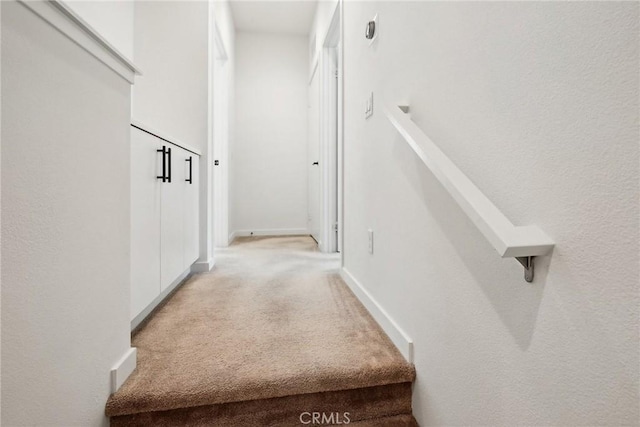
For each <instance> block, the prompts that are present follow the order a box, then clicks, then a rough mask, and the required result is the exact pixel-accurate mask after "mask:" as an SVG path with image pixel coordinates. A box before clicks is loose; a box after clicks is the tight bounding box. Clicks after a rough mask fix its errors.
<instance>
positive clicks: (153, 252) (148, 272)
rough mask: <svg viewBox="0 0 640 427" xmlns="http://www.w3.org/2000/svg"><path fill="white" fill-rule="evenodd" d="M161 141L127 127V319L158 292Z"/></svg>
mask: <svg viewBox="0 0 640 427" xmlns="http://www.w3.org/2000/svg"><path fill="white" fill-rule="evenodd" d="M161 142H162V141H161V140H159V139H157V138H156V137H154V136H152V135H149V134H148V133H146V132H143V131H141V130H139V129H136V128H134V127H131V319H133V318H135V317H136V316H137V315H138V314H140V312H142V310H144V309H145V308H146V307H147V306H148V305H149V304H151V302H152V301H153V300H154V299H155V297H157V296H158V295H159V294H160V191H161V187H162V182H161V180H159V179H158V178H157V177H158V176H161V175H162V153H158V152H157V150H158V149H161V148H162V144H161Z"/></svg>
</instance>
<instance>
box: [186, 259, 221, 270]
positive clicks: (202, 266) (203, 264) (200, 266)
mask: <svg viewBox="0 0 640 427" xmlns="http://www.w3.org/2000/svg"><path fill="white" fill-rule="evenodd" d="M214 265H216V261H215V260H214V259H213V258H209V261H198V262H196V263H195V264H193V265H192V266H191V272H192V273H208V272H210V271H211V269H212V268H213V266H214Z"/></svg>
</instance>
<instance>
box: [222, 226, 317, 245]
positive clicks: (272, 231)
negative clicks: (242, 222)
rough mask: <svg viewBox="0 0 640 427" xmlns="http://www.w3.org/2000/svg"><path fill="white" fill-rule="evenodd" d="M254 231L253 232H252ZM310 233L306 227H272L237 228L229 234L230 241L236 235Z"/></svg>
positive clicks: (294, 234) (296, 234) (295, 234)
mask: <svg viewBox="0 0 640 427" xmlns="http://www.w3.org/2000/svg"><path fill="white" fill-rule="evenodd" d="M252 233H253V234H252ZM304 234H309V230H307V229H306V228H271V229H262V230H236V231H234V232H233V233H231V236H229V241H230V242H231V241H233V239H235V238H236V237H247V236H299V235H304Z"/></svg>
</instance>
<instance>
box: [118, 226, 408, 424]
mask: <svg viewBox="0 0 640 427" xmlns="http://www.w3.org/2000/svg"><path fill="white" fill-rule="evenodd" d="M336 267H337V266H336V263H335V257H334V258H329V257H327V256H326V255H324V254H320V253H318V252H315V251H313V243H312V242H310V239H309V238H301V237H295V238H294V237H287V238H285V237H282V238H271V239H250V240H244V241H241V242H240V243H239V244H236V245H234V246H232V247H231V248H229V249H228V250H227V251H225V253H224V254H223V255H222V256H220V257H219V258H218V267H217V268H216V269H215V270H214V271H213V272H211V273H207V274H199V275H195V276H193V277H191V278H190V279H189V281H188V282H187V283H186V284H185V285H184V286H183V287H182V288H181V289H180V290H178V291H177V292H176V293H175V295H174V296H173V297H172V298H171V300H170V301H168V302H167V304H166V305H164V306H163V307H162V308H160V309H159V310H158V311H157V312H156V313H155V314H154V315H153V317H152V318H151V319H150V320H149V322H148V323H147V324H146V325H145V326H144V327H143V328H142V329H141V330H140V331H139V332H138V333H137V334H136V335H135V336H134V338H133V342H132V345H133V346H135V347H137V348H138V365H137V368H136V370H135V371H134V373H133V374H132V375H131V377H130V378H129V379H128V380H127V381H126V383H125V384H124V385H123V386H122V387H121V388H120V390H119V391H118V392H116V393H115V394H113V395H112V396H111V397H110V399H109V401H108V402H107V407H106V413H107V415H109V416H114V415H125V414H133V413H139V412H149V411H162V410H170V409H176V408H188V407H195V406H202V405H211V404H218V403H226V402H237V401H245V400H256V399H268V398H273V397H280V396H290V395H295V394H305V393H317V392H323V391H335V390H348V389H355V388H364V387H371V386H378V385H384V384H393V383H402V382H411V381H413V379H414V376H415V370H414V368H413V366H412V365H411V364H409V363H407V362H406V361H405V360H404V358H403V357H402V355H401V354H400V353H399V352H398V350H397V349H396V348H395V347H394V346H393V344H392V343H391V341H390V340H389V338H388V337H387V336H386V335H385V334H384V332H383V331H382V330H381V329H380V327H379V326H378V325H377V324H376V323H375V321H374V320H373V319H372V318H371V316H370V315H369V313H368V312H367V311H366V309H365V308H364V307H363V306H362V305H361V304H360V302H359V301H358V300H357V299H356V298H355V296H353V294H352V293H351V292H350V290H349V289H348V287H347V286H346V285H345V284H344V282H343V281H342V279H341V278H340V277H339V275H338V274H337V272H336Z"/></svg>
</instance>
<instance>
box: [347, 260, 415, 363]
mask: <svg viewBox="0 0 640 427" xmlns="http://www.w3.org/2000/svg"><path fill="white" fill-rule="evenodd" d="M340 276H341V277H342V280H344V281H345V283H346V284H347V286H349V288H350V289H351V292H353V293H354V294H355V296H356V297H357V298H358V299H359V300H360V302H361V303H362V305H364V306H365V308H366V309H367V310H368V311H369V313H370V314H371V316H373V318H374V319H375V321H376V322H378V325H380V327H381V328H382V330H383V331H384V332H385V333H386V334H387V336H389V338H390V339H391V341H392V342H393V344H395V346H396V347H397V348H398V350H399V351H400V353H402V355H403V356H404V358H405V359H406V360H407V362H409V363H413V340H412V339H411V338H409V336H408V335H407V334H406V333H405V332H404V331H403V330H402V329H400V327H399V326H398V324H397V323H396V322H395V321H394V320H393V319H392V318H391V316H389V314H388V313H387V312H386V311H385V309H384V308H382V306H381V305H380V304H379V303H378V302H377V301H376V300H375V299H374V298H373V297H372V296H371V294H370V293H369V292H368V291H367V290H366V289H365V288H364V287H363V286H362V284H360V282H358V281H357V280H356V279H355V277H353V276H352V275H351V273H349V271H348V270H347V269H346V268H344V267H343V268H342V269H341V270H340Z"/></svg>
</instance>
